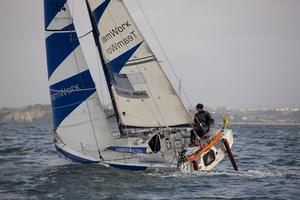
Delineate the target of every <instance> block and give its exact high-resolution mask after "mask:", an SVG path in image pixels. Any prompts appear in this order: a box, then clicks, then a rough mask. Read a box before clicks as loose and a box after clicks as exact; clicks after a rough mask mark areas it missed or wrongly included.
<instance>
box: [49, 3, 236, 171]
mask: <svg viewBox="0 0 300 200" xmlns="http://www.w3.org/2000/svg"><path fill="white" fill-rule="evenodd" d="M85 3H86V6H87V12H88V14H89V19H90V22H88V23H91V26H92V31H91V32H90V34H93V38H94V42H95V46H96V48H97V50H98V53H99V57H100V61H101V64H102V66H101V67H102V68H103V72H104V75H105V78H106V85H107V87H108V91H109V95H110V99H111V102H112V107H113V110H114V113H115V117H116V121H117V127H118V130H119V134H117V135H116V134H113V132H112V130H111V127H110V125H109V123H108V120H107V117H106V115H105V113H104V111H103V107H102V106H101V103H100V98H99V95H98V93H97V89H96V86H95V83H94V80H93V78H92V75H91V72H90V70H89V66H88V65H87V62H86V59H85V57H84V53H83V50H82V48H81V44H80V40H79V37H78V35H77V33H76V30H75V25H74V23H73V19H72V16H71V13H70V8H69V5H68V2H67V0H44V12H45V32H46V51H47V65H48V78H49V85H50V86H49V88H50V97H51V105H52V113H53V136H54V145H55V148H56V150H57V151H58V152H59V153H60V154H62V155H64V156H65V157H66V158H68V159H70V160H72V161H75V162H80V163H101V164H104V165H109V166H112V167H116V168H121V169H128V170H146V169H175V170H176V169H180V170H181V171H183V172H192V171H195V170H211V169H212V168H213V167H214V166H215V165H217V164H218V163H219V162H220V161H221V160H222V159H223V158H224V156H225V154H226V152H231V151H230V148H231V146H232V143H233V139H232V131H231V130H230V129H227V128H226V127H227V126H224V127H223V128H222V129H221V130H217V131H211V132H210V133H209V134H207V135H206V137H205V139H203V140H202V141H201V143H202V144H201V146H191V145H190V130H191V125H192V123H193V120H192V117H191V115H190V113H189V111H188V110H187V109H186V107H185V105H184V104H183V102H182V100H181V98H180V97H179V96H178V95H177V93H176V91H175V90H174V88H173V86H172V84H171V83H170V81H169V79H168V77H167V76H166V74H165V72H164V71H163V69H162V67H161V65H160V63H159V62H158V60H157V58H156V56H155V55H154V53H153V52H152V50H151V48H150V47H149V45H148V43H147V41H146V40H145V39H144V37H143V35H142V33H141V32H140V31H139V29H138V27H137V25H136V24H135V22H134V20H133V18H132V17H131V16H130V14H129V12H128V10H127V8H126V6H125V4H124V2H123V1H122V0H86V2H85ZM230 157H232V159H231V160H232V161H234V159H233V156H232V154H231V156H230Z"/></svg>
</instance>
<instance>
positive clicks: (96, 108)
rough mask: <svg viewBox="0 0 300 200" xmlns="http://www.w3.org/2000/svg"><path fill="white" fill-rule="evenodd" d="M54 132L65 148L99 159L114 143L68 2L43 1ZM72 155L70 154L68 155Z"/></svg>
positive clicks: (78, 154) (59, 0)
mask: <svg viewBox="0 0 300 200" xmlns="http://www.w3.org/2000/svg"><path fill="white" fill-rule="evenodd" d="M44 6H45V7H44V8H45V31H46V48H47V64H48V78H49V84H50V86H49V87H50V95H51V104H52V112H53V122H54V130H55V133H56V134H57V136H58V137H57V138H58V139H59V140H60V142H62V143H63V144H64V145H65V146H66V149H70V151H72V152H75V153H76V155H77V156H79V157H81V156H80V155H84V156H87V157H88V158H92V160H99V158H100V157H101V156H100V155H99V154H100V153H101V150H103V149H105V148H107V147H108V146H110V145H112V144H113V143H114V139H113V136H112V134H111V130H110V128H109V125H108V122H107V120H106V116H105V114H104V112H103V110H102V108H101V104H100V100H99V97H98V95H97V92H96V89H95V84H94V82H93V80H92V77H91V74H90V72H89V69H88V66H87V63H86V61H85V59H84V56H83V52H82V49H81V46H80V43H79V39H78V36H77V34H76V31H75V29H74V24H73V20H72V18H71V15H70V10H69V7H68V4H67V0H44ZM67 153H70V152H67Z"/></svg>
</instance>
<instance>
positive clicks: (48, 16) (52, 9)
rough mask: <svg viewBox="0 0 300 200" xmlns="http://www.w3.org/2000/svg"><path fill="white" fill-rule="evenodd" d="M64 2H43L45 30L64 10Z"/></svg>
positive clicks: (45, 0) (59, 0)
mask: <svg viewBox="0 0 300 200" xmlns="http://www.w3.org/2000/svg"><path fill="white" fill-rule="evenodd" d="M66 2H67V0H44V13H45V18H44V19H45V30H47V28H48V26H49V24H50V23H51V22H52V20H53V19H54V17H55V16H56V15H57V13H59V12H60V11H62V10H66V8H65V7H64V6H65V4H66Z"/></svg>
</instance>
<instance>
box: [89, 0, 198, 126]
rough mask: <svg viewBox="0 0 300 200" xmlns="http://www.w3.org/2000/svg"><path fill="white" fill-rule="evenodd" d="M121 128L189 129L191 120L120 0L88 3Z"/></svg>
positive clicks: (95, 0)
mask: <svg viewBox="0 0 300 200" xmlns="http://www.w3.org/2000/svg"><path fill="white" fill-rule="evenodd" d="M87 3H88V6H89V7H90V10H91V13H92V21H93V23H94V25H95V26H96V29H97V32H98V33H97V34H98V35H97V36H98V37H99V42H100V46H101V50H100V51H101V53H102V57H103V59H104V62H105V65H106V66H105V67H106V70H107V71H108V73H107V74H108V77H107V78H108V79H109V81H110V82H109V87H111V88H110V89H111V95H112V98H113V100H114V101H115V110H117V112H118V114H119V116H118V117H119V123H120V124H122V126H123V127H125V128H126V127H176V126H189V125H190V124H191V123H192V119H191V116H190V114H189V113H188V111H187V110H186V108H185V106H184V105H183V103H182V101H181V100H180V98H179V97H178V96H177V94H176V92H175V90H174V88H173V86H172V85H171V83H170V82H169V80H168V78H167V76H166V75H165V73H164V71H163V70H162V68H161V66H160V63H159V62H158V61H157V59H156V57H155V55H154V54H153V52H152V51H151V49H150V47H149V46H148V44H147V42H146V40H145V39H144V37H143V35H142V34H141V32H140V31H139V29H138V27H137V25H136V24H135V22H134V21H133V19H132V17H131V16H130V14H129V12H128V10H127V9H126V7H125V5H124V2H123V1H121V0H88V2H87Z"/></svg>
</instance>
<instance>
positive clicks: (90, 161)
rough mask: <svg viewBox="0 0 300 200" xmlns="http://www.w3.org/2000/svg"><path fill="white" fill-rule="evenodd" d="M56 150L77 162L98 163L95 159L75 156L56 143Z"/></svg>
mask: <svg viewBox="0 0 300 200" xmlns="http://www.w3.org/2000/svg"><path fill="white" fill-rule="evenodd" d="M54 146H55V149H56V151H58V152H59V153H61V154H62V155H63V156H65V157H67V158H69V159H70V160H72V161H73V162H77V163H82V164H89V163H99V162H98V161H95V160H88V159H85V158H81V157H79V156H75V155H73V154H71V153H69V152H67V151H64V150H63V149H61V148H59V147H58V146H57V145H54Z"/></svg>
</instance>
